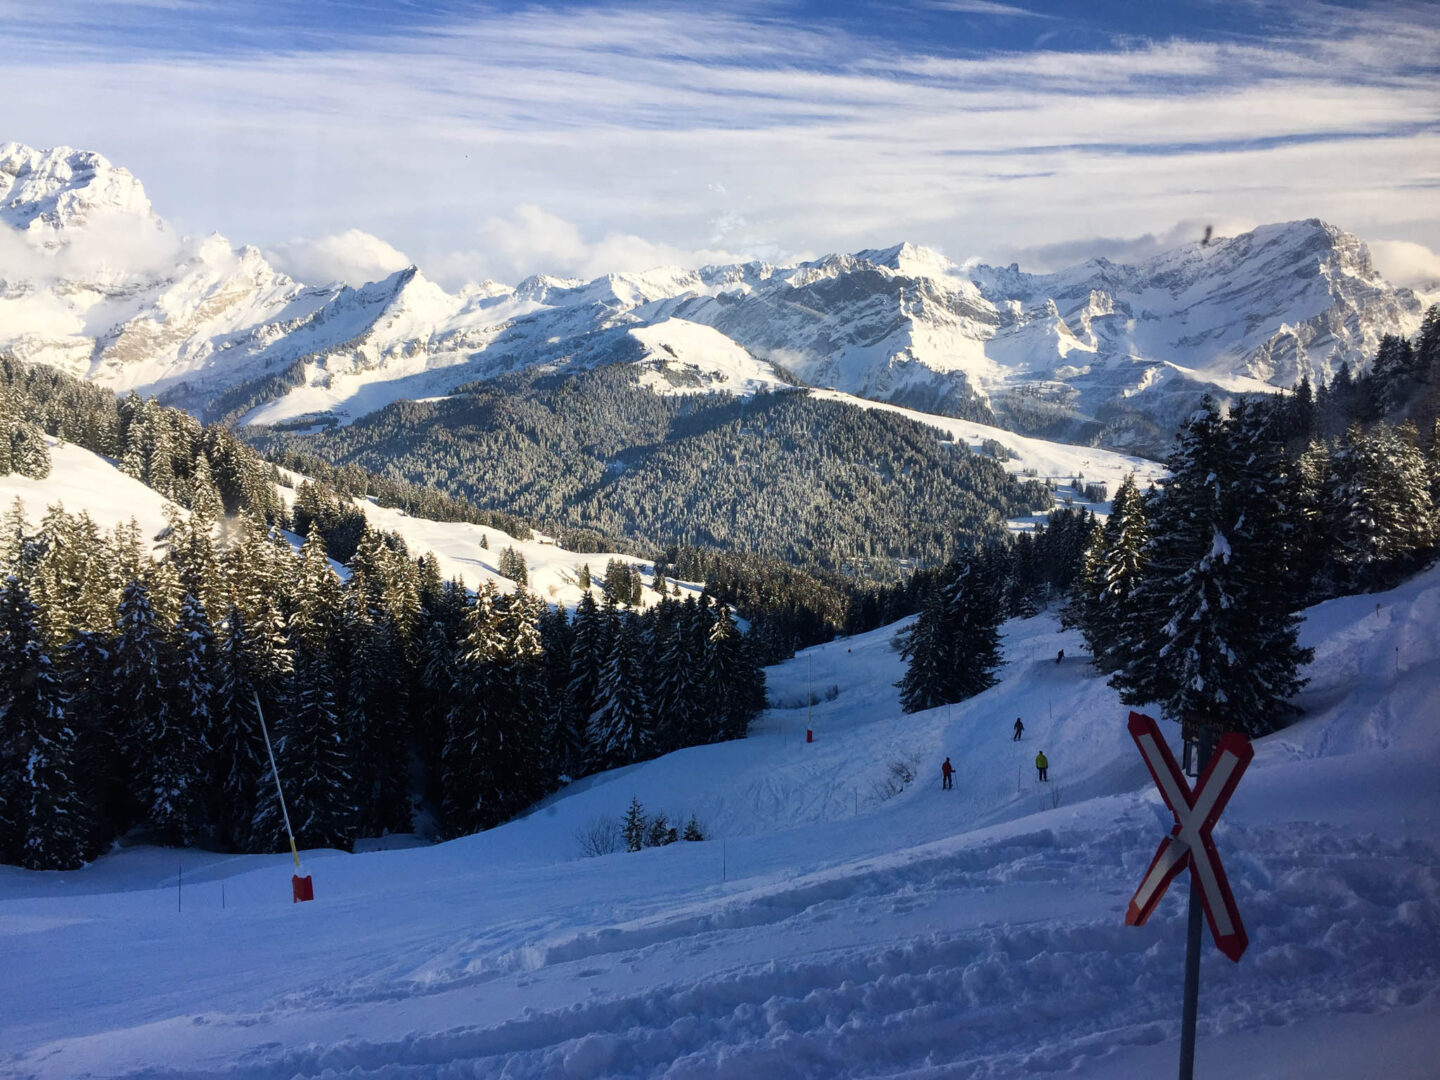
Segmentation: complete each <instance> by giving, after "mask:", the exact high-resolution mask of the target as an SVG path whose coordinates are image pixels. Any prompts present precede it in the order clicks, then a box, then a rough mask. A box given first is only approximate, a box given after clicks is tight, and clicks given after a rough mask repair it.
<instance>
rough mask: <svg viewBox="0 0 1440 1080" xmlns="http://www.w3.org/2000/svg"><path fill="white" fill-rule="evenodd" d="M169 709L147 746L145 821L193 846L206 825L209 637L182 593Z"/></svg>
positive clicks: (212, 668)
mask: <svg viewBox="0 0 1440 1080" xmlns="http://www.w3.org/2000/svg"><path fill="white" fill-rule="evenodd" d="M169 655H170V656H171V658H172V663H173V673H172V675H171V677H170V687H171V690H170V693H171V699H170V707H169V709H168V710H167V713H168V716H169V721H170V722H169V724H168V725H167V729H166V735H165V741H164V743H163V744H160V745H157V746H155V747H153V748H152V751H151V757H152V770H153V771H152V774H151V777H152V778H151V799H150V806H149V808H148V810H147V812H146V817H147V818H148V819H149V821H150V823H151V825H153V826H154V828H155V830H156V832H157V833H159V835H160V838H161V839H162V840H163V841H164V842H165V843H167V844H177V845H181V846H187V847H188V846H189V845H191V844H194V843H197V842H198V841H199V840H200V839H201V837H202V836H203V835H204V833H205V831H206V830H207V827H208V824H209V822H208V813H207V807H206V799H207V796H208V794H209V791H210V789H211V785H212V778H211V770H212V769H213V767H214V765H213V761H214V755H213V752H212V750H211V743H210V739H211V738H212V737H213V728H214V725H215V695H216V691H217V686H216V684H217V682H218V677H217V673H216V655H215V635H214V632H213V631H212V630H211V627H210V618H209V616H208V615H207V614H206V612H205V606H204V605H203V604H202V603H201V602H200V601H199V600H198V599H197V598H196V597H194V596H192V595H190V594H188V593H187V594H186V596H185V599H184V600H183V601H182V602H181V604H180V618H179V620H178V621H177V622H176V625H175V632H174V641H173V644H172V646H171V648H170V650H169Z"/></svg>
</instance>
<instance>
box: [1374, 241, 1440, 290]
mask: <svg viewBox="0 0 1440 1080" xmlns="http://www.w3.org/2000/svg"><path fill="white" fill-rule="evenodd" d="M1369 246H1370V256H1371V261H1372V262H1373V263H1374V264H1375V269H1376V270H1379V271H1380V274H1381V276H1383V277H1384V278H1385V279H1386V280H1387V281H1389V282H1390V283H1391V284H1392V285H1407V286H1409V287H1410V288H1412V289H1419V290H1422V291H1425V292H1430V291H1434V290H1436V289H1440V253H1437V252H1435V251H1432V250H1431V249H1430V248H1428V247H1426V246H1425V245H1424V244H1417V243H1414V242H1413V241H1410V240H1371V241H1370V243H1369Z"/></svg>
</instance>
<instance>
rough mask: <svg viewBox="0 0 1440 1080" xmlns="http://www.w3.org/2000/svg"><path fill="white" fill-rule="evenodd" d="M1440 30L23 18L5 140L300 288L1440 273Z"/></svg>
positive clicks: (504, 13) (100, 15)
mask: <svg viewBox="0 0 1440 1080" xmlns="http://www.w3.org/2000/svg"><path fill="white" fill-rule="evenodd" d="M1437 57H1440V5H1435V4H1407V3H1399V4H1364V5H1362V4H1337V3H1309V2H1305V3H1286V4H1280V3H1263V2H1255V3H1249V2H1245V0H1230V2H1225V3H1218V2H1217V3H1120V2H1116V0H1089V2H1086V3H1083V4H1077V3H1059V2H1055V0H1014V2H1010V0H910V2H906V0H873V2H847V3H818V2H809V0H805V2H795V3H784V2H780V0H772V2H768V3H740V4H704V5H700V4H690V5H666V4H659V3H643V4H625V3H614V4H545V5H520V4H482V3H468V2H467V3H461V2H450V3H441V4H422V3H382V2H380V0H358V2H341V0H310V2H307V3H288V2H287V3H273V2H272V3H261V2H240V0H213V2H211V0H201V2H196V3H186V2H182V0H113V2H110V3H100V2H89V0H50V2H47V3H44V4H39V3H35V4H31V3H21V2H15V0H0V77H3V79H4V85H5V87H6V101H5V104H4V106H0V109H3V111H0V141H4V140H7V139H18V140H20V141H22V142H25V143H28V144H30V145H33V146H42V147H48V146H53V145H61V144H64V145H72V146H82V147H85V148H88V149H94V150H98V151H100V152H101V153H103V154H105V155H106V156H107V157H109V158H110V159H111V160H113V161H115V162H116V163H118V164H121V165H124V166H126V167H127V168H129V169H130V170H131V171H132V172H134V173H135V174H136V175H137V176H139V177H140V179H141V180H142V181H143V182H144V184H145V186H146V189H147V191H148V192H149V194H150V197H151V199H152V201H153V202H154V204H155V207H156V209H157V211H159V212H160V213H161V214H162V215H163V216H165V217H166V218H167V219H169V220H170V221H171V222H172V223H174V224H175V225H176V227H177V228H179V229H181V230H182V231H185V232H190V233H205V232H209V231H212V230H219V231H221V232H223V233H224V234H225V235H226V236H227V237H229V238H230V239H231V240H233V241H235V242H243V243H254V244H257V245H259V246H261V247H262V248H264V249H265V250H266V251H267V252H269V253H271V254H272V255H273V256H274V257H275V258H276V260H277V261H279V262H281V263H282V264H283V265H284V266H285V267H286V268H287V269H289V270H291V271H292V272H294V273H297V274H298V275H300V276H302V277H309V278H314V277H319V276H324V275H326V274H339V275H342V276H346V277H348V278H351V279H352V280H354V279H359V278H364V277H373V276H376V275H378V274H379V273H383V272H385V271H386V270H387V269H389V268H393V267H394V266H396V265H400V264H403V263H404V262H407V261H411V260H413V261H416V262H418V263H419V264H420V265H421V266H422V268H424V269H425V270H426V272H427V273H429V274H430V275H431V276H433V277H435V278H437V279H438V280H440V281H441V282H442V283H445V284H447V285H451V286H453V285H456V284H458V283H459V282H461V281H464V280H468V279H476V278H482V277H496V278H500V279H503V280H510V281H513V280H516V279H517V278H518V277H519V276H522V275H524V274H527V273H531V272H535V271H548V272H552V273H564V274H576V275H582V276H585V275H590V274H595V273H601V272H604V271H607V270H622V269H639V268H642V267H644V266H648V265H655V264H659V263H667V262H679V263H686V264H692V265H693V264H699V263H703V262H714V261H728V260H730V259H733V258H741V257H763V258H770V259H775V260H784V259H790V258H795V257H801V256H806V255H813V254H817V253H820V252H824V251H830V250H837V249H848V250H855V249H858V248H861V247H868V246H883V245H888V244H892V243H896V242H898V241H900V240H902V239H908V240H912V241H914V242H918V243H925V244H929V245H931V246H934V247H938V248H940V249H941V250H943V251H944V252H945V253H946V254H948V255H950V256H951V257H952V258H955V259H957V260H963V259H966V258H969V257H972V256H978V257H981V258H984V259H986V260H988V261H996V262H1009V261H1011V260H1015V259H1018V260H1019V261H1021V262H1022V264H1024V265H1026V266H1027V267H1035V268H1039V269H1047V268H1053V267H1054V266H1056V265H1059V264H1060V263H1062V262H1064V261H1067V260H1070V259H1074V258H1080V257H1084V256H1086V255H1089V254H1104V255H1108V256H1110V257H1112V258H1134V257H1140V256H1143V255H1145V254H1148V253H1150V252H1153V251H1155V250H1158V249H1159V248H1162V247H1164V246H1166V245H1167V244H1170V243H1173V242H1177V241H1180V240H1185V239H1191V238H1193V237H1194V236H1195V235H1198V233H1199V232H1201V231H1203V228H1204V225H1205V224H1213V225H1215V226H1216V227H1217V228H1218V229H1219V230H1220V231H1221V232H1222V233H1224V232H1234V231H1237V230H1239V229H1243V228H1245V227H1248V226H1250V225H1253V224H1257V223H1260V222H1264V221H1274V220H1287V219H1293V218H1301V217H1316V216H1318V217H1323V218H1325V219H1327V220H1330V221H1332V222H1333V223H1334V224H1337V225H1339V226H1341V227H1343V228H1346V229H1349V230H1351V231H1354V232H1356V233H1358V234H1360V235H1361V236H1362V237H1364V238H1366V239H1367V240H1370V241H1372V243H1375V250H1376V255H1377V259H1380V260H1381V262H1382V268H1384V269H1386V270H1387V272H1390V273H1391V274H1392V276H1395V277H1399V278H1407V277H1416V278H1424V277H1426V276H1428V275H1430V274H1432V273H1433V274H1434V275H1435V276H1437V277H1440V261H1437V260H1435V257H1434V255H1433V253H1432V252H1433V249H1435V248H1440V81H1437V75H1440V63H1437V60H1436V58H1437Z"/></svg>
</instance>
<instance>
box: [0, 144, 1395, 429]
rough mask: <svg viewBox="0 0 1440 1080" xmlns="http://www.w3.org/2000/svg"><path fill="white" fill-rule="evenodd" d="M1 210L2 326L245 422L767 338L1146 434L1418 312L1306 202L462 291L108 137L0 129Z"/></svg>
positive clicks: (1062, 419) (1002, 404)
mask: <svg viewBox="0 0 1440 1080" xmlns="http://www.w3.org/2000/svg"><path fill="white" fill-rule="evenodd" d="M0 225H3V226H4V227H3V228H0V350H5V351H9V352H13V353H14V354H15V355H17V356H19V357H20V358H21V359H27V360H38V361H42V362H45V363H49V364H53V365H56V366H58V367H62V368H64V369H66V370H68V371H71V372H74V373H76V374H82V375H85V376H87V377H89V378H92V379H95V380H97V381H99V382H102V383H104V384H105V385H108V386H113V387H116V388H117V389H132V388H133V389H137V390H140V391H142V392H146V393H161V394H163V395H164V396H165V399H166V401H167V403H171V404H177V405H181V406H182V407H185V408H187V409H190V410H191V411H192V412H195V413H197V414H205V413H206V412H207V411H211V410H214V411H215V412H216V413H217V414H225V415H229V414H230V413H231V411H232V410H233V409H236V408H238V409H239V410H240V411H241V412H242V413H243V414H244V419H245V420H246V421H247V422H250V423H266V424H275V423H286V422H288V423H303V422H304V421H306V420H308V419H313V418H316V417H320V416H324V417H328V418H333V420H338V421H339V422H342V423H343V422H349V421H350V420H353V419H355V418H356V417H359V416H362V415H364V414H366V413H368V412H371V411H374V410H375V409H378V408H380V407H382V406H384V405H386V404H388V403H390V402H392V401H396V400H399V399H401V398H423V397H429V396H434V395H437V394H443V393H446V392H448V391H449V390H451V389H453V388H454V387H456V386H458V385H461V384H462V383H465V382H468V381H472V380H474V379H477V378H485V377H491V376H494V375H497V374H501V373H504V372H508V371H513V370H517V369H520V368H525V367H530V366H534V365H540V364H545V365H554V366H557V367H565V366H573V367H580V368H584V367H588V366H593V365H595V364H600V363H620V362H638V363H640V364H641V366H642V370H643V371H644V372H645V374H644V375H643V376H642V377H643V378H644V380H645V382H646V383H647V385H651V386H654V387H656V388H659V389H663V390H665V391H666V392H672V391H673V390H674V389H675V388H676V387H677V386H687V385H688V386H700V387H707V388H714V387H719V388H724V389H734V390H738V391H740V392H750V391H751V390H753V389H755V388H758V387H759V386H764V385H770V384H771V380H772V379H773V377H774V373H773V371H772V370H771V369H770V367H769V364H771V363H774V364H779V365H781V366H783V367H784V368H785V369H786V370H787V371H788V372H789V373H790V375H791V376H793V377H795V378H798V379H800V380H801V381H803V382H805V383H808V384H811V385H814V386H818V387H825V388H829V389H834V390H837V391H841V392H844V393H849V394H853V395H857V396H860V397H865V398H872V399H876V400H881V401H887V402H891V403H894V404H898V405H904V406H908V407H912V408H918V409H922V410H925V411H929V412H940V413H947V414H949V415H984V412H983V410H985V409H989V410H991V412H992V413H993V414H994V415H995V416H997V417H999V418H1001V419H1002V420H1004V421H1005V422H1006V423H1007V424H1008V425H1010V426H1013V427H1018V428H1021V429H1023V430H1027V431H1042V430H1043V431H1045V432H1047V433H1049V434H1057V433H1059V434H1064V435H1065V436H1066V437H1068V438H1072V439H1075V440H1077V441H1094V440H1095V439H1097V438H1100V439H1103V440H1105V441H1106V443H1107V445H1113V446H1125V447H1135V448H1139V449H1144V450H1147V451H1148V452H1151V453H1154V452H1157V451H1158V450H1163V448H1164V445H1165V443H1166V442H1167V441H1168V438H1169V431H1170V430H1171V429H1172V428H1173V427H1174V426H1175V423H1176V422H1177V420H1178V419H1179V417H1181V416H1183V415H1184V414H1185V413H1186V412H1187V411H1189V410H1190V409H1191V408H1193V405H1194V401H1195V399H1196V397H1197V395H1198V394H1199V393H1201V392H1203V391H1204V390H1207V389H1218V390H1221V391H1224V392H1231V393H1233V392H1239V391H1243V390H1250V391H1259V390H1266V389H1274V388H1276V387H1289V386H1290V385H1291V384H1293V382H1294V381H1295V380H1296V379H1297V378H1299V377H1300V376H1302V375H1308V376H1309V377H1310V378H1311V379H1312V381H1317V382H1318V381H1320V380H1322V379H1325V378H1328V376H1329V375H1330V374H1331V373H1332V371H1333V370H1334V367H1335V366H1337V365H1338V364H1339V363H1340V361H1342V360H1344V361H1348V362H1349V363H1350V364H1351V366H1352V367H1356V366H1362V365H1364V364H1366V363H1368V362H1369V359H1370V358H1371V356H1373V354H1374V351H1375V348H1376V346H1377V344H1378V343H1379V340H1380V337H1381V335H1383V334H1385V333H1397V332H1398V333H1405V334H1408V333H1411V332H1413V331H1414V329H1415V328H1416V327H1417V326H1418V323H1419V318H1420V314H1421V302H1420V299H1419V298H1417V296H1416V295H1415V294H1414V293H1413V292H1411V291H1410V290H1407V289H1395V288H1392V287H1391V286H1390V285H1389V284H1388V283H1387V282H1385V281H1384V280H1383V279H1382V278H1381V277H1380V276H1379V275H1378V274H1377V273H1376V272H1375V269H1374V267H1373V265H1372V264H1371V261H1370V255H1369V252H1368V250H1367V249H1366V247H1365V245H1364V244H1363V243H1362V242H1361V241H1360V240H1358V239H1357V238H1356V237H1354V236H1351V235H1349V234H1347V233H1345V232H1343V231H1342V230H1340V229H1337V228H1335V227H1333V226H1330V225H1327V224H1325V223H1323V222H1320V221H1317V220H1309V221H1296V222H1288V223H1284V224H1276V225H1267V226H1262V227H1261V228H1258V229H1256V230H1255V231H1253V232H1250V233H1246V234H1243V235H1241V236H1237V237H1233V238H1228V239H1220V240H1216V241H1214V242H1212V243H1210V244H1208V245H1202V244H1200V243H1193V244H1188V245H1184V246H1182V247H1179V248H1176V249H1174V250H1172V251H1169V252H1166V253H1163V254H1161V255H1159V256H1156V257H1155V258H1153V259H1150V260H1147V261H1145V262H1143V263H1137V264H1135V265H1121V264H1114V263H1110V262H1108V261H1106V260H1103V259H1098V260H1091V261H1089V262H1086V263H1083V264H1081V265H1080V266H1076V267H1071V268H1069V269H1067V270H1064V271H1061V272H1059V273H1056V274H1048V275H1033V274H1027V273H1024V272H1022V271H1021V270H1020V269H1019V267H1018V266H1011V267H1008V268H997V267H990V266H984V265H970V264H966V266H965V267H964V268H961V267H959V266H957V265H956V264H954V263H952V262H951V261H950V260H948V259H946V258H945V257H944V256H943V255H940V254H939V253H937V252H934V251H931V250H929V249H926V248H924V247H920V246H916V245H912V244H908V243H907V244H901V245H898V246H896V247H892V248H887V249H882V250H873V249H872V250H865V251H861V252H858V253H856V254H833V255H827V256H824V257H823V258H820V259H816V260H813V261H811V262H806V263H801V264H798V265H794V266H787V267H774V266H770V265H768V264H765V263H758V262H757V263H746V264H740V265H734V266H718V267H707V268H704V269H701V270H698V271H697V270H687V269H682V268H677V267H662V268H659V269H656V270H651V271H647V272H645V273H631V274H611V275H607V276H605V277H601V278H597V279H595V280H594V281H589V282H586V281H578V280H570V279H564V278H555V277H549V276H545V275H539V276H536V277H532V278H529V279H527V280H525V281H523V282H521V283H520V284H519V285H517V286H515V287H514V288H510V287H507V286H504V285H498V284H495V283H493V282H486V283H482V284H479V285H472V286H467V287H466V288H464V289H461V290H460V291H459V292H458V293H453V294H452V293H448V292H446V291H445V290H443V289H441V288H440V287H439V286H437V285H435V284H434V283H432V282H429V281H427V280H426V279H425V277H424V275H423V274H422V273H420V271H419V270H418V269H417V268H415V267H410V268H407V269H405V270H400V271H397V272H396V273H394V274H392V275H391V276H390V277H388V278H386V279H384V280H383V281H378V282H373V283H371V284H369V285H366V286H364V287H362V288H359V289H353V288H348V287H344V286H340V285H338V284H330V285H323V286H320V287H311V286H307V285H303V284H301V283H298V282H295V281H292V280H291V279H289V278H288V277H286V276H285V275H284V274H281V273H279V272H278V271H276V270H275V269H274V268H273V267H271V266H270V265H269V264H268V263H267V262H266V261H265V259H264V258H263V256H261V254H260V253H259V252H258V251H256V250H255V249H254V248H249V247H234V246H232V245H231V244H230V242H229V241H227V240H225V239H224V238H222V237H219V236H211V237H209V238H206V239H190V238H181V237H177V236H176V235H174V234H173V232H172V231H171V230H169V229H168V227H167V226H166V225H165V223H164V221H163V219H161V218H160V217H158V216H157V215H156V214H155V213H154V211H153V210H152V208H151V206H150V203H149V200H148V199H147V198H146V197H145V194H144V191H143V188H142V187H141V185H140V183H139V181H138V180H136V179H135V177H133V176H131V174H129V173H128V172H126V171H125V170H124V169H122V168H118V167H116V166H114V165H112V164H111V163H110V162H108V161H106V160H105V159H104V158H103V157H101V156H99V155H98V154H94V153H90V152H86V151H79V150H72V149H70V148H66V147H59V148H56V149H53V150H48V151H39V150H34V149H31V148H29V147H25V146H22V145H20V144H18V143H8V144H5V145H4V146H3V147H0ZM684 324H699V325H703V326H706V327H709V328H711V330H712V331H713V332H714V333H713V334H712V335H710V336H707V337H703V338H702V337H701V336H699V332H698V331H695V330H688V331H687V330H684ZM636 334H638V335H640V336H639V337H638V338H637V337H635V336H633V335H636ZM665 338H670V339H673V340H669V341H665V340H661V339H665ZM665 344H669V345H671V346H672V347H674V348H677V349H678V348H681V347H683V348H684V351H685V352H686V356H685V358H684V359H683V360H682V359H680V358H679V357H678V356H673V355H670V354H666V353H665V352H664V350H663V346H664V345H665ZM657 350H658V351H657ZM742 369H743V372H744V374H740V371H741V370H742ZM697 380H698V382H697ZM1134 418H1138V419H1139V420H1140V421H1142V422H1141V423H1139V424H1137V423H1135V422H1134ZM1147 425H1155V426H1157V427H1158V428H1159V429H1161V430H1160V431H1158V432H1157V431H1151V430H1149V429H1148V427H1147Z"/></svg>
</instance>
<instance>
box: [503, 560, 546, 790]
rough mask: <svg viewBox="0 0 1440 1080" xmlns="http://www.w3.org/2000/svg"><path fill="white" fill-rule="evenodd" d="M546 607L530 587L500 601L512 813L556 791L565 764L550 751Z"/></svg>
mask: <svg viewBox="0 0 1440 1080" xmlns="http://www.w3.org/2000/svg"><path fill="white" fill-rule="evenodd" d="M545 610H546V605H545V601H544V600H542V599H540V597H538V596H536V595H535V594H534V593H532V592H529V591H527V590H525V589H518V590H516V592H514V593H513V594H511V595H510V596H509V597H506V598H504V600H503V602H502V604H501V605H500V611H501V621H500V635H501V640H502V642H503V653H502V658H501V665H500V675H501V678H502V693H503V698H504V702H505V708H506V713H507V716H506V720H505V729H506V739H505V747H504V749H505V754H504V760H503V762H502V764H503V767H504V768H505V770H506V773H507V774H508V776H509V778H510V783H509V792H508V801H507V804H506V805H505V807H504V812H505V815H506V817H509V816H511V815H513V814H516V813H518V812H519V811H520V810H522V809H524V808H525V807H526V806H528V805H529V804H530V803H532V802H534V801H535V800H536V799H538V798H539V797H540V796H542V795H545V794H548V793H549V792H551V791H553V790H555V787H556V786H557V785H558V782H559V780H558V777H559V763H558V762H556V761H555V760H553V756H552V755H550V754H549V753H547V749H546V746H545V741H544V740H545V735H546V731H547V729H548V728H550V727H551V726H552V723H551V718H550V716H549V714H548V713H547V711H546V703H547V700H548V695H547V694H546V687H545V646H544V641H543V639H542V638H541V636H540V620H541V618H542V617H543V615H544V613H545Z"/></svg>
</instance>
